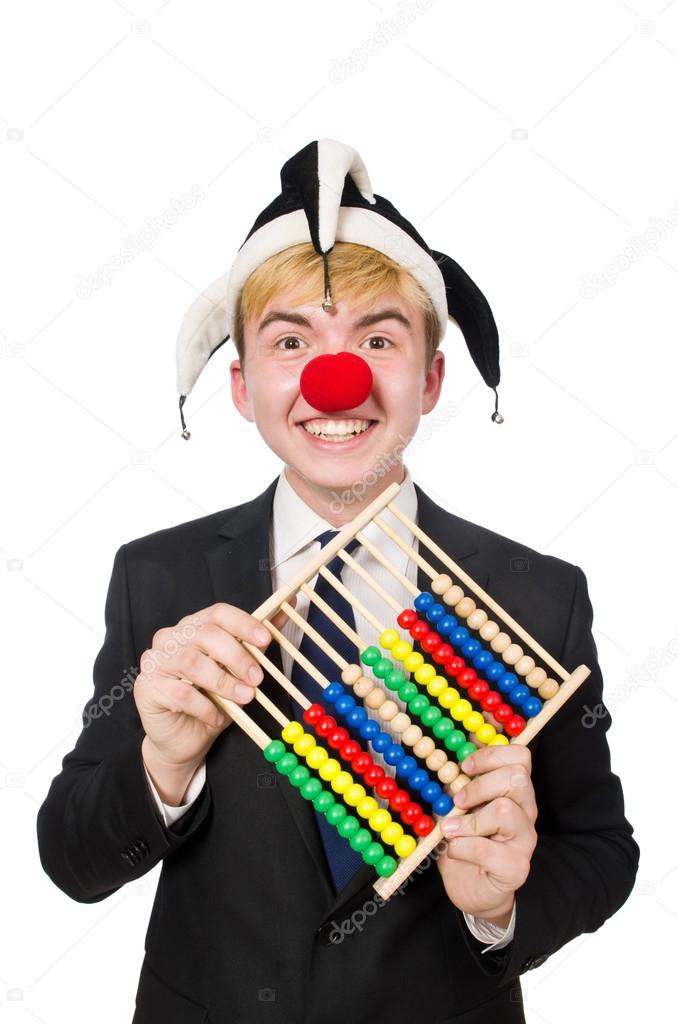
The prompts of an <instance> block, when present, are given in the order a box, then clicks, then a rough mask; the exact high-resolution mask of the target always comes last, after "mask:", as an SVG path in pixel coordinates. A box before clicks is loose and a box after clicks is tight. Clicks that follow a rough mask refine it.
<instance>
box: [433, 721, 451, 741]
mask: <svg viewBox="0 0 678 1024" xmlns="http://www.w3.org/2000/svg"><path fill="white" fill-rule="evenodd" d="M453 729H454V723H453V722H451V721H450V720H449V718H442V717H441V718H439V719H438V721H437V722H436V723H435V725H434V726H433V735H434V736H437V738H438V739H439V740H444V739H445V737H446V736H449V735H450V733H451V732H452V730H453Z"/></svg>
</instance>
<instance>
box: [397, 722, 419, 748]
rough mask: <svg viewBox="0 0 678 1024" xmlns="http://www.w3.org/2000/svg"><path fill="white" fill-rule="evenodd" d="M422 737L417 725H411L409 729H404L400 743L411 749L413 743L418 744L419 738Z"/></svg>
mask: <svg viewBox="0 0 678 1024" xmlns="http://www.w3.org/2000/svg"><path fill="white" fill-rule="evenodd" d="M423 735H424V731H423V729H421V728H420V727H419V726H418V725H414V724H412V725H411V726H410V727H409V729H406V730H405V732H404V733H403V735H402V741H403V743H404V744H405V746H407V747H413V746H414V744H415V743H418V742H419V740H420V739H421V737H422V736H423Z"/></svg>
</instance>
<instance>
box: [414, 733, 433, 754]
mask: <svg viewBox="0 0 678 1024" xmlns="http://www.w3.org/2000/svg"><path fill="white" fill-rule="evenodd" d="M435 748H436V745H435V743H434V742H433V740H432V739H431V737H430V736H422V738H421V739H420V740H419V742H418V743H415V745H414V747H413V750H414V753H415V754H416V756H417V757H428V755H429V754H432V753H433V751H434V750H435Z"/></svg>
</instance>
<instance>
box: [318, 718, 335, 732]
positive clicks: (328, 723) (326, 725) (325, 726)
mask: <svg viewBox="0 0 678 1024" xmlns="http://www.w3.org/2000/svg"><path fill="white" fill-rule="evenodd" d="M336 727H337V722H336V719H334V718H332V716H331V715H325V717H324V718H321V719H320V721H319V722H318V724H317V725H316V727H315V731H316V732H317V733H318V735H319V736H329V734H330V733H331V732H332V731H333V730H334V729H336Z"/></svg>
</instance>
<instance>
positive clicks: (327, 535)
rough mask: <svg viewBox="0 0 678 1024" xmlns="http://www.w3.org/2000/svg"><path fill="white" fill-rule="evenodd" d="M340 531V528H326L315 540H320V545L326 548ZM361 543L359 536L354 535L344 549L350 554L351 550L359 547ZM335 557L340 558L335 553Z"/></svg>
mask: <svg viewBox="0 0 678 1024" xmlns="http://www.w3.org/2000/svg"><path fill="white" fill-rule="evenodd" d="M338 533H339V531H338V530H325V532H324V533H319V534H318V536H317V537H316V538H315V540H319V541H320V547H321V548H324V547H325V545H326V544H329V542H330V541H331V540H332V539H333V537H336V536H337V534H338ZM359 543H360V541H359V540H358V538H357V537H353V538H352V539H351V540H350V541H349V542H348V544H345V545H344V551H346V552H348V554H349V555H350V554H351V552H352V551H354V550H355V549H356V548H357V546H358V544H359ZM335 558H339V556H338V555H335Z"/></svg>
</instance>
